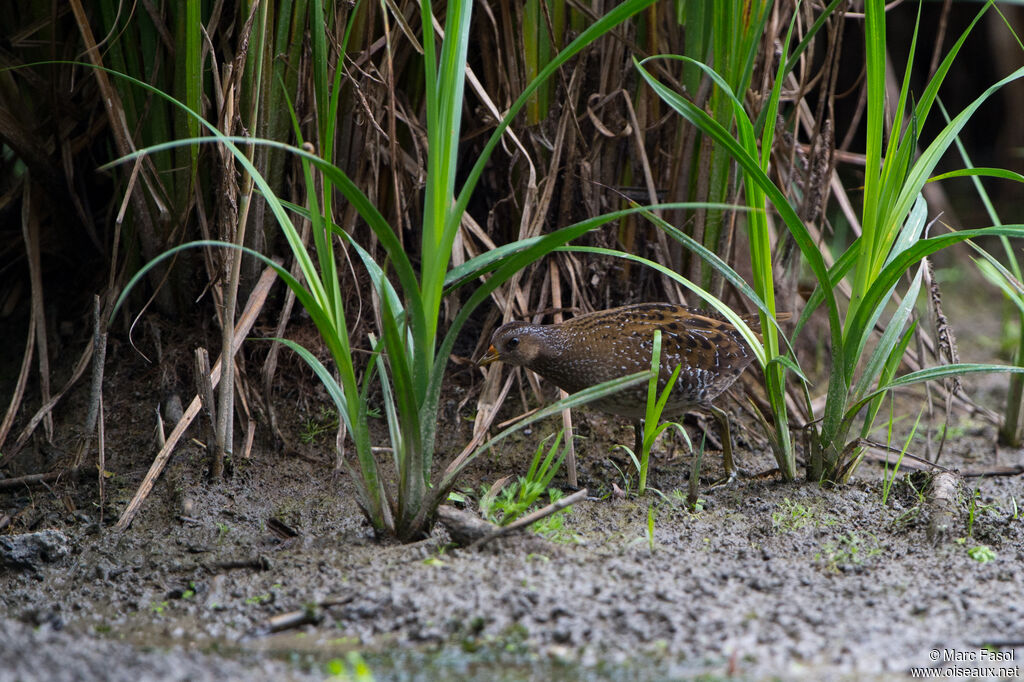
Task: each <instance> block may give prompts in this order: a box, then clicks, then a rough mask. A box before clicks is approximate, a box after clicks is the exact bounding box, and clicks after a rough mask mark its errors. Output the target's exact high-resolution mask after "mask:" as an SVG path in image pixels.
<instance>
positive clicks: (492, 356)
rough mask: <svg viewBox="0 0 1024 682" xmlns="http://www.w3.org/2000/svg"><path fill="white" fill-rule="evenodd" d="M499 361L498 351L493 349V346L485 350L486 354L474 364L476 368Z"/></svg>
mask: <svg viewBox="0 0 1024 682" xmlns="http://www.w3.org/2000/svg"><path fill="white" fill-rule="evenodd" d="M500 359H501V357H500V356H499V354H498V349H497V348H495V347H494V346H491V347H490V348H488V349H487V352H486V353H485V354H484V356H483V357H482V358H480V362H478V363H476V364H477V366H478V367H485V366H487V365H489V364H491V363H492V362H497V361H498V360H500Z"/></svg>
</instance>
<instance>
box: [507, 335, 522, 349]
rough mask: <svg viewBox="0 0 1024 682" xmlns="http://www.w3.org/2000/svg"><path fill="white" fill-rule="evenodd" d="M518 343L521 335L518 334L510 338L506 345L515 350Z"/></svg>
mask: <svg viewBox="0 0 1024 682" xmlns="http://www.w3.org/2000/svg"><path fill="white" fill-rule="evenodd" d="M518 345H519V337H518V336H513V337H512V338H511V339H509V340H508V343H507V344H505V347H506V348H508V349H509V350H515V349H516V346H518Z"/></svg>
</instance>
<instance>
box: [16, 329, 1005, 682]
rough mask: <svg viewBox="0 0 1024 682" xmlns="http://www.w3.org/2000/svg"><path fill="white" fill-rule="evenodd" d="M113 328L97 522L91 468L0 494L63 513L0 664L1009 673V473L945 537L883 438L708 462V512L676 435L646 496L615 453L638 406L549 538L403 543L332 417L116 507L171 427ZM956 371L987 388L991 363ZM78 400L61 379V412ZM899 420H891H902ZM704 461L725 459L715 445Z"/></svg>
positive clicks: (977, 447) (603, 427)
mask: <svg viewBox="0 0 1024 682" xmlns="http://www.w3.org/2000/svg"><path fill="white" fill-rule="evenodd" d="M983 350H984V349H983ZM986 352H987V351H986ZM115 353H122V354H123V355H121V356H117V357H121V358H123V361H121V362H119V363H116V366H115V367H113V368H112V370H111V373H110V382H111V383H110V384H108V385H109V386H112V387H115V388H116V390H118V391H121V395H122V400H121V401H120V403H118V407H117V408H116V409H115V410H110V409H108V416H107V422H108V427H107V448H108V454H107V457H108V470H109V471H111V472H112V474H113V475H112V477H111V478H109V479H108V481H107V484H106V487H107V490H106V498H105V500H104V505H105V506H104V508H103V510H102V513H103V517H102V521H101V517H100V509H99V507H98V504H97V503H98V494H97V487H96V484H95V483H94V482H93V481H92V480H91V479H92V476H89V477H88V478H87V479H81V480H78V481H68V480H63V481H59V482H51V483H50V484H48V485H47V486H44V487H42V486H34V487H31V488H29V487H24V488H19V489H17V490H3V491H2V492H0V516H2V515H7V516H9V517H10V519H8V520H9V522H10V525H9V527H8V528H7V529H6V531H5V532H7V533H13V534H22V533H38V532H41V531H45V530H54V531H58V533H53V534H49V535H45V536H34V537H35V538H36V539H40V540H42V541H43V543H44V544H43V546H41V548H40V547H39V546H36V547H35V550H37V551H35V553H33V548H32V547H29V548H27V549H26V548H25V547H21V548H20V549H21V550H22V551H23V552H24V554H23V555H22V556H21V559H20V561H19V562H13V563H12V561H10V560H9V561H8V562H7V565H6V566H5V567H3V568H2V569H0V571H2V573H0V604H2V608H3V612H2V613H3V619H2V620H0V681H4V682H6V681H7V680H26V681H31V680H91V679H109V680H130V681H132V682H136V681H139V680H290V679H294V680H307V679H309V680H323V679H327V678H329V677H330V676H331V675H332V674H335V673H337V672H338V671H339V670H342V669H344V668H346V666H347V665H348V663H349V662H350V658H349V657H350V656H351V655H352V653H351V652H359V654H360V655H361V656H362V658H363V659H364V660H365V662H366V664H367V665H368V666H369V668H370V669H371V670H372V673H373V675H374V677H375V678H376V679H377V680H434V679H446V680H528V679H529V680H553V679H586V680H624V679H630V680H640V679H688V678H691V677H696V676H703V677H702V679H718V678H726V677H728V678H732V679H765V678H777V679H785V680H789V679H796V680H823V679H850V680H863V679H893V678H894V677H902V676H907V675H909V673H910V670H911V668H912V667H915V666H931V667H944V668H950V667H951V666H960V667H961V668H964V667H968V668H970V667H973V668H975V669H979V668H992V670H991V671H990V672H999V671H1000V669H1002V671H1003V672H1005V673H1007V675H1008V676H1009V677H1013V676H1017V677H1019V676H1020V675H1021V674H1022V673H1021V670H1022V668H1024V596H1022V595H1024V516H1022V514H1021V513H1020V511H1019V508H1020V507H1022V506H1024V486H1022V485H1021V478H1020V477H1019V476H1017V477H1011V476H997V477H983V478H966V479H964V486H963V487H962V488H961V489H960V491H959V493H958V495H957V497H956V499H955V514H954V517H953V523H952V525H951V527H950V528H949V532H948V533H947V535H946V536H945V537H944V538H940V539H939V541H938V542H937V543H935V542H933V541H932V539H931V538H929V537H928V532H927V530H928V525H929V522H930V519H931V517H932V512H931V510H930V508H929V507H928V506H927V504H926V503H924V502H923V501H922V500H923V498H922V497H921V496H920V495H919V494H918V493H919V492H920V491H922V490H923V489H924V482H923V480H922V479H921V478H920V476H912V477H910V478H904V477H903V475H902V472H901V475H900V477H898V480H897V481H896V483H895V484H894V485H893V487H892V490H891V492H890V493H889V494H888V498H887V500H886V502H885V504H883V502H882V500H883V488H884V484H883V478H884V473H883V470H882V468H881V466H879V465H878V464H874V463H868V464H866V465H865V466H863V467H862V468H861V470H860V472H859V474H858V477H857V480H856V481H855V482H854V483H852V484H851V485H849V486H845V487H841V488H838V489H822V488H820V487H818V486H816V485H807V484H805V483H783V482H781V481H780V480H779V479H778V477H768V478H763V479H761V478H746V479H742V480H740V481H739V482H738V483H737V484H735V485H733V486H731V487H726V488H719V489H714V490H707V489H706V486H705V490H704V492H703V493H702V498H703V506H702V508H701V509H700V510H699V511H696V512H694V511H690V510H688V509H687V508H686V506H685V505H684V504H683V502H682V494H680V493H677V492H676V491H685V488H686V479H687V476H688V471H689V466H690V460H689V458H688V457H680V458H677V459H675V460H673V461H664V460H660V461H657V462H656V463H655V465H654V474H653V478H652V481H651V483H652V485H654V486H655V487H657V488H658V489H659V490H660V491H661V492H662V493H663V494H664V495H663V496H659V495H657V494H654V495H648V496H646V497H642V498H640V497H637V496H636V495H635V494H634V491H635V476H629V475H627V476H624V475H623V474H622V473H621V472H620V469H619V468H622V469H623V470H624V471H626V472H628V468H627V467H626V466H625V463H624V462H623V461H622V460H621V459H619V460H618V461H617V462H616V461H615V460H613V459H611V458H610V457H609V453H608V451H609V447H610V444H611V443H612V442H615V441H616V440H618V442H627V443H628V442H630V439H631V432H630V431H629V429H628V427H627V426H626V425H625V424H622V423H619V422H616V421H614V420H611V421H608V420H606V419H605V418H603V417H599V416H591V417H588V418H587V419H586V420H585V421H586V424H585V427H584V432H585V433H587V434H588V435H589V436H590V437H589V438H588V440H586V441H585V442H583V443H581V448H582V452H581V470H582V471H581V473H582V479H583V483H585V484H586V485H588V486H589V489H590V491H591V498H590V499H588V500H587V501H585V502H583V503H580V504H578V505H576V506H575V507H574V508H572V509H571V510H570V511H569V512H568V513H567V514H566V515H565V517H564V527H563V532H562V533H561V536H560V538H559V539H558V541H549V540H545V539H538V538H536V537H533V538H532V539H526V540H524V539H521V538H519V539H517V538H512V539H508V540H504V541H500V542H497V543H494V544H492V545H490V546H487V547H484V548H483V549H481V550H479V551H468V550H465V549H454V548H453V547H452V546H451V545H450V543H449V536H448V534H447V532H446V531H445V530H444V529H443V528H442V527H440V526H438V527H437V528H436V529H435V531H434V533H433V534H432V535H431V536H430V538H428V539H426V540H424V541H421V542H418V543H415V544H411V545H400V544H395V543H390V542H385V541H380V540H378V539H376V538H374V536H373V533H372V532H371V530H370V528H369V526H368V525H367V524H366V523H365V522H364V520H363V519H362V517H361V515H360V513H359V511H358V509H357V507H356V504H355V503H354V500H353V497H352V494H351V492H352V487H351V483H350V481H349V480H348V478H347V476H346V475H344V474H334V473H332V458H333V454H332V452H331V446H330V443H331V442H332V437H331V435H329V434H328V435H326V436H322V437H321V438H320V439H319V440H314V442H313V443H312V444H310V445H308V446H305V447H302V448H298V449H297V450H282V449H280V448H279V447H277V446H274V445H272V444H269V443H268V442H267V441H265V440H264V439H261V438H258V439H257V444H256V447H255V448H254V450H253V453H252V456H251V457H250V458H249V459H245V460H243V459H239V460H238V461H236V462H234V465H233V467H232V470H231V476H230V477H229V478H227V479H226V480H225V481H224V482H222V483H219V484H217V485H212V486H211V485H209V484H208V483H207V482H206V481H205V480H204V469H205V465H204V457H205V455H204V454H203V451H202V450H201V449H200V447H199V446H198V445H197V444H196V443H195V442H194V441H189V442H187V443H185V444H184V445H183V446H182V447H181V448H180V449H179V451H178V452H177V454H176V455H175V457H174V459H173V460H172V463H171V466H170V467H169V469H168V471H167V472H166V473H165V474H164V476H163V477H162V478H161V479H160V481H159V482H158V484H157V485H156V487H155V489H154V491H153V494H152V495H151V496H150V498H149V499H148V500H147V501H146V503H145V505H144V507H143V509H142V512H141V513H140V515H139V516H138V518H137V520H136V521H135V523H134V524H133V525H132V526H131V528H130V529H128V530H127V531H126V532H122V533H117V532H114V531H113V530H112V523H113V521H114V520H116V517H117V514H118V513H119V511H120V510H121V509H123V508H124V506H125V505H126V504H127V501H128V500H129V499H130V497H131V495H132V494H133V493H134V491H135V489H136V487H137V486H138V483H139V481H140V480H141V478H142V475H143V474H144V472H145V469H146V467H148V464H149V462H150V461H151V458H152V456H153V454H154V453H155V451H156V448H155V445H154V443H153V437H152V428H153V423H154V418H153V416H152V415H153V412H154V409H155V401H157V400H159V399H160V397H159V396H156V397H154V396H153V395H152V390H151V389H150V388H148V387H151V386H152V384H153V379H152V377H151V376H147V374H146V372H147V371H149V372H152V371H155V370H151V369H150V370H146V369H145V365H144V364H142V363H141V361H138V360H133V359H131V357H130V351H129V350H128V349H126V348H120V349H115ZM108 357H110V356H108ZM968 359H971V358H968ZM966 383H967V385H968V388H969V389H970V390H971V391H972V393H973V394H974V395H975V397H976V398H977V399H978V400H979V402H981V403H982V404H985V405H988V406H990V407H993V408H997V407H999V405H1000V401H1001V399H1002V398H1001V395H1000V391H1005V388H1004V387H1005V380H1004V379H1002V380H1001V379H995V380H980V379H974V378H971V379H970V380H969V381H967V382H966ZM109 390H111V389H109V388H108V391H109ZM83 393H84V391H83ZM281 399H282V401H290V403H291V404H294V405H296V409H295V413H294V414H293V415H292V416H291V417H290V419H289V420H288V421H289V424H290V426H289V428H290V429H291V433H292V435H293V436H295V440H296V442H297V441H298V434H299V433H300V432H302V431H304V430H305V431H307V432H308V431H309V426H308V423H307V422H304V421H303V420H304V419H306V418H308V419H313V420H314V421H315V419H316V418H317V410H318V409H319V405H321V403H320V402H319V399H318V397H317V396H315V395H314V396H312V397H310V396H306V397H304V398H303V399H302V400H299V399H298V398H297V397H295V396H294V395H291V394H286V395H282V396H281ZM75 400H78V401H81V402H79V403H75ZM84 400H85V397H84V395H82V396H78V397H77V398H76V397H72V399H71V400H70V402H69V406H68V408H67V410H66V414H69V415H72V417H69V418H68V421H69V423H74V419H73V417H80V416H81V415H80V414H78V415H76V411H75V410H76V405H77V406H78V407H80V406H81V405H82V404H84ZM466 409H467V410H469V409H470V408H468V407H467V408H466ZM464 416H465V415H464ZM911 423H912V418H908V417H904V418H902V419H901V420H900V422H899V423H898V431H900V432H902V433H906V432H907V431H908V430H909V427H910V424H911ZM461 428H462V431H460V432H459V433H460V434H461V433H465V432H466V431H465V429H466V428H468V427H465V426H464V427H461ZM551 428H554V427H551ZM57 433H58V437H57V439H56V441H57V443H58V446H59V447H58V450H57V451H56V452H55V451H54V450H52V449H48V448H45V447H39V446H33V447H30V448H28V449H27V450H26V453H27V454H26V455H25V456H24V457H22V456H20V455H19V458H18V459H19V463H17V464H12V465H11V466H10V467H9V468H8V469H7V470H5V471H4V474H5V476H6V477H12V476H15V475H20V474H24V473H35V472H39V471H46V470H48V467H49V466H50V465H51V464H52V462H50V461H49V459H55V461H59V460H60V457H61V456H62V454H63V455H64V456H66V455H67V453H69V452H72V451H73V449H74V444H75V439H74V435H73V433H74V431H73V429H71V428H70V427H67V428H65V429H61V428H58V432H57ZM61 434H71V435H61ZM192 435H195V436H197V437H200V436H201V433H200V432H198V431H197V432H195V433H194V434H192ZM540 435H542V430H539V429H538V430H537V431H536V432H535V433H534V435H533V441H531V440H530V439H529V438H525V439H523V440H521V441H517V442H514V443H512V444H511V445H509V446H508V447H507V448H506V449H505V450H503V451H502V452H500V453H496V454H495V456H493V457H484V458H481V460H479V461H478V462H476V463H475V464H474V465H473V467H472V468H471V470H470V472H469V474H468V475H467V478H466V479H465V484H464V485H463V486H462V488H463V489H465V490H467V491H468V492H469V493H470V494H471V495H472V494H473V493H474V492H478V491H479V487H480V486H481V485H483V484H486V483H491V482H493V481H495V480H497V479H498V478H499V477H501V476H504V475H506V474H513V475H516V474H521V473H523V472H524V471H525V469H526V467H527V465H528V461H529V457H530V455H531V454H532V448H533V443H534V442H535V441H536V438H537V437H539V436H540ZM456 440H457V438H456ZM898 442H900V443H902V440H900V441H898ZM994 442H995V430H994V427H993V426H992V425H990V424H988V423H986V422H985V421H984V420H982V419H980V418H978V417H972V416H971V415H968V414H963V413H961V414H960V415H959V416H958V417H957V421H956V423H955V427H954V428H953V429H951V431H950V441H949V443H948V444H947V446H946V451H945V453H944V454H943V460H942V463H943V464H944V465H946V466H949V467H954V468H958V469H960V470H962V471H967V472H977V471H983V470H993V469H995V468H997V467H999V466H1017V465H1024V453H1022V452H1021V451H1017V450H1006V449H1001V450H997V449H996V447H995V445H994ZM923 444H924V440H923V438H918V439H917V440H915V445H914V446H912V448H911V449H912V450H916V451H922V450H923V448H924V445H923ZM737 454H738V456H739V457H740V458H741V459H742V464H743V466H744V467H745V468H746V469H747V470H749V471H753V472H760V471H764V470H767V469H770V468H771V467H772V466H773V460H772V459H771V456H770V454H769V453H768V452H767V451H766V450H765V449H764V447H763V445H761V444H759V442H758V440H757V439H756V437H754V436H753V435H752V434H750V433H749V432H746V433H744V431H743V430H742V429H740V430H739V433H738V453H737ZM48 458H49V459H48ZM706 459H707V471H706V472H705V473H706V474H707V475H708V476H714V474H715V467H717V466H719V464H718V461H719V459H718V457H717V453H708V455H707V458H706ZM617 467H619V468H617ZM906 471H910V470H909V469H906ZM559 480H562V479H559ZM631 486H632V487H631ZM616 488H618V489H619V490H624V491H625V492H626V494H625V495H624V496H623V495H620V494H618V492H617V491H616ZM470 506H472V505H470ZM649 521H650V522H651V523H653V526H652V525H651V524H650V523H649ZM652 528H653V533H652V532H650V530H651V529H652ZM293 532H294V535H293ZM11 537H12V536H7V537H0V540H10V538H11ZM978 548H987V549H978ZM5 551H6V552H7V553H6V554H5V556H8V557H10V551H11V550H10V548H9V547H8V548H7V549H6V550H5ZM950 659H958V662H953V661H951V660H950ZM351 660H354V659H351ZM981 672H986V671H981ZM947 674H949V673H947ZM339 679H342V678H339Z"/></svg>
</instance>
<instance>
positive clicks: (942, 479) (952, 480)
mask: <svg viewBox="0 0 1024 682" xmlns="http://www.w3.org/2000/svg"><path fill="white" fill-rule="evenodd" d="M959 487H960V478H959V477H958V476H957V475H956V474H954V473H952V472H948V471H940V472H939V473H937V474H935V476H934V477H932V482H931V485H929V486H928V509H929V511H930V512H931V513H930V518H929V519H928V530H927V531H926V533H927V535H928V540H930V541H931V543H932V544H933V545H938V544H940V543H942V542H945V541H946V539H947V538H948V537H949V533H950V529H951V528H952V527H953V524H954V523H955V522H956V497H957V491H958V490H959Z"/></svg>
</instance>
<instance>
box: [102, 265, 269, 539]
mask: <svg viewBox="0 0 1024 682" xmlns="http://www.w3.org/2000/svg"><path fill="white" fill-rule="evenodd" d="M276 276H277V273H276V272H275V271H274V269H273V268H271V267H267V268H265V269H264V270H263V273H262V274H261V275H260V279H259V281H258V282H257V283H256V286H255V287H254V288H253V290H252V293H251V294H249V300H248V301H246V303H245V310H243V311H242V316H241V317H239V318H238V324H236V325H235V335H234V337H233V339H232V342H231V348H230V350H229V352H230V353H231V354H232V355H234V354H235V353H237V352H238V349H239V348H241V347H242V341H244V340H245V337H246V335H248V333H249V330H250V329H252V326H253V324H255V322H256V317H257V316H258V315H259V313H260V311H261V310H262V309H263V304H264V303H265V302H266V300H267V294H268V293H269V292H270V286H271V285H272V284H273V283H274V278H275V277H276ZM221 356H222V357H223V352H222V353H221ZM220 368H221V358H220V357H218V358H217V362H216V363H214V365H213V370H211V371H210V382H211V384H212V385H213V386H216V385H217V382H219V381H220ZM201 406H202V401H201V400H200V398H199V396H198V395H197V396H195V397H194V398H192V402H190V403H189V405H188V409H187V410H185V414H183V415H182V416H181V419H179V420H178V424H177V425H176V426H175V427H174V430H173V431H171V435H170V436H168V437H167V442H166V443H164V446H163V447H162V448H160V452H158V453H157V455H156V458H155V459H154V460H153V464H152V465H150V467H149V472H148V473H147V474H146V477H145V478H144V479H143V480H142V484H141V485H140V486H139V489H138V490H137V491H135V497H133V498H132V501H131V502H129V503H128V506H127V507H126V508H125V510H124V512H123V513H122V514H121V518H119V519H118V520H117V523H116V524H115V525H114V529H115V530H124V529H126V528H127V527H128V526H130V525H131V523H132V521H133V520H134V519H135V515H136V514H138V513H139V508H140V507H141V506H142V503H143V502H144V501H145V500H146V498H147V497H148V496H149V493H150V491H152V490H153V485H154V484H155V483H156V479H157V478H159V476H160V474H161V473H162V472H163V470H164V467H165V466H167V462H168V461H169V460H170V459H171V453H172V452H173V450H174V446H175V445H177V444H178V441H179V440H181V437H182V435H184V433H185V430H186V429H187V428H188V427H189V426H190V425H191V424H192V420H193V419H195V418H196V415H197V414H199V409H200V407H201Z"/></svg>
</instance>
